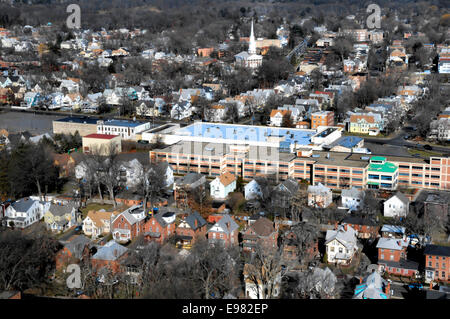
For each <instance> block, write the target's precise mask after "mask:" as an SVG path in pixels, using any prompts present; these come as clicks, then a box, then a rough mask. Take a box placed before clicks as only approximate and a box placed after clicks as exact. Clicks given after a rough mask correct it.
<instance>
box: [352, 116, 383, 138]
mask: <svg viewBox="0 0 450 319" xmlns="http://www.w3.org/2000/svg"><path fill="white" fill-rule="evenodd" d="M372 130H378V127H377V125H376V123H375V119H374V118H373V116H370V115H352V116H351V117H350V128H349V131H350V133H360V134H369V132H370V131H372Z"/></svg>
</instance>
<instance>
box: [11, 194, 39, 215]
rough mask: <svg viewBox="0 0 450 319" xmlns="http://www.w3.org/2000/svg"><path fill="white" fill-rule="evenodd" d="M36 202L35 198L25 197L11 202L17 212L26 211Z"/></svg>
mask: <svg viewBox="0 0 450 319" xmlns="http://www.w3.org/2000/svg"><path fill="white" fill-rule="evenodd" d="M34 202H35V200H32V199H30V198H28V197H25V198H21V199H19V200H17V201H15V202H14V203H12V204H11V206H12V208H14V209H15V211H16V212H26V211H28V210H29V209H30V207H31V206H32V205H33V204H34Z"/></svg>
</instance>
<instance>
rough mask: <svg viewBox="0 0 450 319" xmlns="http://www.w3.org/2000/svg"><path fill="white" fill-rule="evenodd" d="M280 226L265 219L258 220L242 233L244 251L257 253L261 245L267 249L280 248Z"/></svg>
mask: <svg viewBox="0 0 450 319" xmlns="http://www.w3.org/2000/svg"><path fill="white" fill-rule="evenodd" d="M277 241H278V225H275V223H274V222H272V221H270V220H269V219H267V218H265V217H261V218H258V219H257V220H256V221H255V222H254V223H253V224H252V225H251V226H250V227H249V228H247V229H246V230H245V231H243V232H242V249H243V250H244V251H246V252H251V251H255V247H256V246H257V245H260V246H262V247H267V248H275V247H278V244H277Z"/></svg>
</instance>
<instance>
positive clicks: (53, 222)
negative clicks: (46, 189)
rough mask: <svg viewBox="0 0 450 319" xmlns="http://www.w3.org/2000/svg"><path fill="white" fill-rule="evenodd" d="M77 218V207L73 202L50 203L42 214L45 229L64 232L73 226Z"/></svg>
mask: <svg viewBox="0 0 450 319" xmlns="http://www.w3.org/2000/svg"><path fill="white" fill-rule="evenodd" d="M78 220H79V216H78V208H77V207H76V205H74V204H70V203H69V204H67V205H60V204H51V205H50V207H49V209H48V211H47V212H46V213H45V214H44V222H45V224H46V226H47V229H49V230H51V231H52V232H64V231H66V230H68V229H69V228H71V227H72V226H75V225H76V224H77V222H78Z"/></svg>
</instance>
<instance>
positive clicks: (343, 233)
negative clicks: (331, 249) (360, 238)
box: [325, 225, 356, 248]
mask: <svg viewBox="0 0 450 319" xmlns="http://www.w3.org/2000/svg"><path fill="white" fill-rule="evenodd" d="M335 239H336V240H337V241H339V242H340V243H341V244H343V245H344V246H345V247H346V248H352V247H354V246H356V231H355V230H354V229H353V228H352V227H350V226H347V230H345V228H344V227H343V226H342V225H339V226H338V229H336V230H327V233H326V236H325V244H328V243H329V242H331V241H333V240H335Z"/></svg>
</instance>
